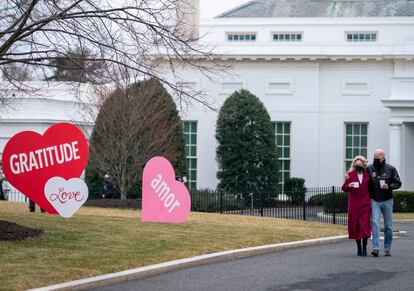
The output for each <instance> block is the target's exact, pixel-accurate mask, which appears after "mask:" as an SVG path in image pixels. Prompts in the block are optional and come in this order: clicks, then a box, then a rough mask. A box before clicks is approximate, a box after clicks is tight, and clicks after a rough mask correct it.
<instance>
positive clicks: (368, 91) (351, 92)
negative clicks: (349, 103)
mask: <svg viewBox="0 0 414 291" xmlns="http://www.w3.org/2000/svg"><path fill="white" fill-rule="evenodd" d="M349 83H358V84H363V83H364V84H367V89H366V90H348V89H346V85H347V84H349ZM371 92H372V81H371V80H370V79H341V94H342V95H343V96H370V95H371Z"/></svg>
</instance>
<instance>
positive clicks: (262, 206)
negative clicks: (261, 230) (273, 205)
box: [260, 191, 264, 217]
mask: <svg viewBox="0 0 414 291" xmlns="http://www.w3.org/2000/svg"><path fill="white" fill-rule="evenodd" d="M260 204H261V207H260V214H261V216H262V217H263V209H264V198H263V191H260Z"/></svg>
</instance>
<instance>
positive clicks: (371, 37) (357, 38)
mask: <svg viewBox="0 0 414 291" xmlns="http://www.w3.org/2000/svg"><path fill="white" fill-rule="evenodd" d="M346 40H347V41H348V42H373V41H377V33H376V32H347V33H346Z"/></svg>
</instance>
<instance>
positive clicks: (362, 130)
mask: <svg viewBox="0 0 414 291" xmlns="http://www.w3.org/2000/svg"><path fill="white" fill-rule="evenodd" d="M367 133H368V125H367V124H362V125H361V134H364V135H367Z"/></svg>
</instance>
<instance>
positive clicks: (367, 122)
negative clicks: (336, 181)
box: [343, 121, 370, 171]
mask: <svg viewBox="0 0 414 291" xmlns="http://www.w3.org/2000/svg"><path fill="white" fill-rule="evenodd" d="M347 124H366V125H367V134H366V137H367V154H368V149H369V148H370V144H369V141H370V139H369V133H370V128H369V127H370V122H369V121H344V127H343V128H344V134H343V157H344V159H343V163H344V164H343V165H344V166H345V164H346V162H349V161H352V159H353V158H354V157H352V159H347V158H346V148H347V147H346V137H347V135H346V126H347ZM352 136H354V134H352ZM351 148H353V146H352V147H351ZM365 158H368V157H365ZM345 171H348V169H345Z"/></svg>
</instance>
